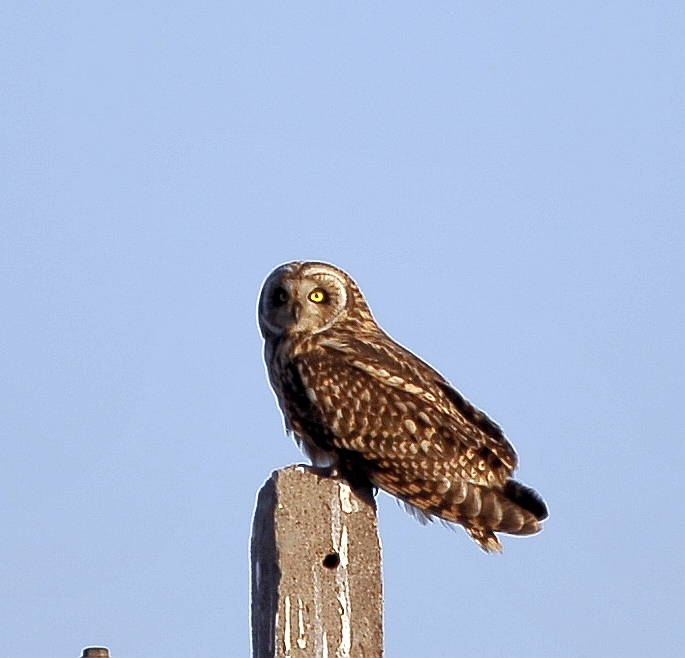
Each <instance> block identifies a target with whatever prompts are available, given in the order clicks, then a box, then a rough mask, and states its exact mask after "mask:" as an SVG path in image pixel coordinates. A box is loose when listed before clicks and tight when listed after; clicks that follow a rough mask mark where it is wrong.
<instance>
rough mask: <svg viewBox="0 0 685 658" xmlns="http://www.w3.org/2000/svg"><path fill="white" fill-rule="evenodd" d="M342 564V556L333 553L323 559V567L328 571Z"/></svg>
mask: <svg viewBox="0 0 685 658" xmlns="http://www.w3.org/2000/svg"><path fill="white" fill-rule="evenodd" d="M339 564H340V556H339V555H338V554H337V553H336V552H335V551H333V552H332V553H329V554H328V555H327V556H326V557H325V558H324V559H323V566H324V567H326V569H335V568H336V567H337V566H338V565H339Z"/></svg>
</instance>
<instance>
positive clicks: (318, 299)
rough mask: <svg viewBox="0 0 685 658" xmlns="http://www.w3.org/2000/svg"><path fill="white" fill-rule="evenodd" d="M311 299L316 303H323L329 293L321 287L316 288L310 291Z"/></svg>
mask: <svg viewBox="0 0 685 658" xmlns="http://www.w3.org/2000/svg"><path fill="white" fill-rule="evenodd" d="M309 299H310V300H311V301H313V302H314V303H315V304H321V303H323V302H325V301H326V300H327V299H328V295H327V294H326V293H325V291H323V290H321V288H316V290H312V291H311V292H310V293H309Z"/></svg>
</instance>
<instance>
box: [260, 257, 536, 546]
mask: <svg viewBox="0 0 685 658" xmlns="http://www.w3.org/2000/svg"><path fill="white" fill-rule="evenodd" d="M258 313H259V328H260V330H261V333H262V336H263V337H264V358H265V361H266V367H267V370H268V373H269V379H270V381H271V385H272V387H273V389H274V391H275V393H276V397H277V398H278V403H279V405H280V407H281V411H282V412H283V416H284V417H285V424H286V428H287V429H288V430H290V431H292V432H293V434H294V435H295V438H296V439H297V442H298V444H299V445H300V446H301V448H302V449H303V450H304V452H305V453H306V454H307V456H308V457H310V459H311V460H312V463H313V464H314V465H315V466H334V467H335V469H336V470H337V471H338V473H340V475H342V476H343V477H345V478H346V479H347V480H349V481H350V482H351V483H352V484H353V485H360V484H369V483H370V484H372V485H374V486H376V487H379V488H380V489H383V490H384V491H387V492H388V493H390V494H392V495H393V496H397V498H399V499H400V500H402V501H404V502H405V503H407V504H409V505H410V506H412V507H414V508H417V509H418V510H419V512H420V513H421V514H422V515H425V516H427V517H431V516H435V517H438V518H440V519H444V520H445V521H451V522H454V523H459V524H461V525H462V526H464V528H465V529H466V532H468V533H469V535H471V537H472V538H473V539H475V541H477V542H478V544H480V546H481V548H483V549H484V550H486V551H501V550H502V545H501V543H500V541H499V539H498V538H497V536H496V535H495V533H496V532H504V533H509V534H513V535H531V534H534V533H536V532H538V531H539V530H540V529H541V521H542V520H544V519H545V518H546V517H547V508H546V506H545V503H544V501H543V500H542V498H541V497H540V496H539V495H538V494H537V493H536V492H535V491H533V490H532V489H530V488H529V487H526V486H524V485H523V484H521V483H520V482H517V481H516V480H513V479H511V477H512V474H513V472H514V470H515V469H516V465H517V457H516V452H515V451H514V448H513V447H512V445H511V444H510V443H509V441H507V439H506V437H505V436H504V434H503V432H502V430H501V429H500V427H499V426H498V425H497V424H496V423H494V422H493V421H492V420H490V419H489V418H488V417H487V416H486V415H485V414H484V413H483V412H481V411H479V410H478V409H476V408H475V407H473V406H472V405H471V404H470V403H469V402H468V401H467V400H466V399H465V398H464V397H463V396H462V395H461V394H460V393H459V392H458V391H457V390H455V389H454V388H453V387H452V386H451V385H450V384H449V382H448V381H447V380H446V379H445V378H444V377H442V376H441V375H440V374H439V373H438V372H436V371H435V370H434V369H433V368H431V367H430V366H429V365H428V364H427V363H425V362H424V361H422V360H421V359H419V358H418V357H417V356H415V355H414V354H412V353H411V352H409V351H408V350H407V349H405V348H404V347H402V346H401V345H399V344H398V343H396V342H395V341H394V340H392V338H390V336H388V334H386V333H385V332H384V331H383V330H382V329H381V328H380V327H379V326H378V324H376V321H375V320H374V318H373V316H372V315H371V311H370V310H369V307H368V305H367V303H366V300H365V299H364V296H363V295H362V293H361V291H360V290H359V288H358V287H357V285H356V284H355V283H354V281H353V280H352V279H351V278H350V277H349V276H348V275H347V274H346V273H345V272H343V271H342V270H340V269H338V268H337V267H333V266H332V265H328V264H326V263H317V262H292V263H286V264H285V265H281V266H280V267H278V268H277V269H276V270H274V271H273V272H272V273H271V274H270V275H269V276H268V277H267V279H266V281H265V282H264V286H263V287H262V291H261V295H260V298H259V308H258Z"/></svg>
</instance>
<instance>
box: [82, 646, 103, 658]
mask: <svg viewBox="0 0 685 658" xmlns="http://www.w3.org/2000/svg"><path fill="white" fill-rule="evenodd" d="M81 658H109V649H107V647H86V648H85V649H84V650H83V655H82V656H81Z"/></svg>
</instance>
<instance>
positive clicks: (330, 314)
mask: <svg viewBox="0 0 685 658" xmlns="http://www.w3.org/2000/svg"><path fill="white" fill-rule="evenodd" d="M258 317H259V329H260V331H261V332H262V336H263V337H264V338H267V337H268V336H280V335H283V334H288V335H292V334H300V333H301V334H317V333H319V332H321V331H324V330H326V329H328V328H329V327H331V326H333V325H334V324H337V323H339V322H341V321H343V320H345V319H348V318H352V317H354V318H356V319H361V318H362V317H365V318H368V319H371V321H372V318H371V313H370V311H369V309H368V306H367V305H366V302H365V301H364V297H363V296H362V294H361V292H360V291H359V288H358V287H357V286H356V284H355V283H354V281H353V280H352V279H351V278H350V277H349V275H348V274H346V273H345V272H343V271H342V270H341V269H339V268H337V267H334V266H333V265H329V264H328V263H318V262H312V261H293V262H291V263H285V264H284V265H281V266H280V267H277V268H276V269H275V270H274V271H273V272H271V274H269V276H268V277H267V278H266V280H265V281H264V285H263V286H262V291H261V294H260V296H259V306H258Z"/></svg>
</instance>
